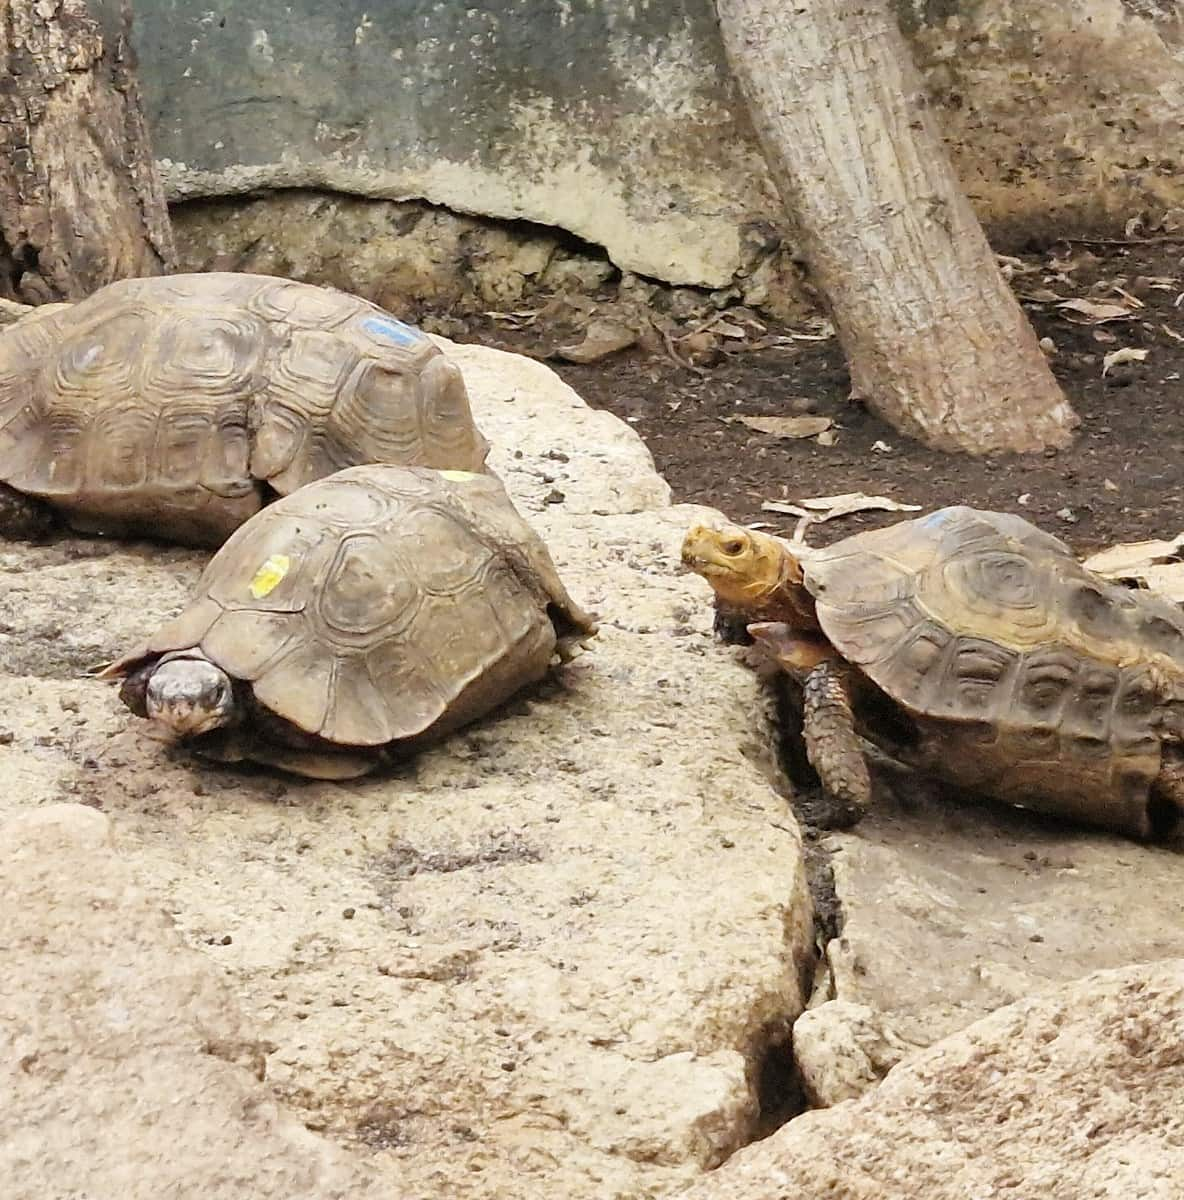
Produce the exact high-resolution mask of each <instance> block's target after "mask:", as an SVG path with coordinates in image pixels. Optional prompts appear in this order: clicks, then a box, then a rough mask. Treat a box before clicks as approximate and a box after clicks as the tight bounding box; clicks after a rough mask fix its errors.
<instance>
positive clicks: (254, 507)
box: [0, 272, 488, 545]
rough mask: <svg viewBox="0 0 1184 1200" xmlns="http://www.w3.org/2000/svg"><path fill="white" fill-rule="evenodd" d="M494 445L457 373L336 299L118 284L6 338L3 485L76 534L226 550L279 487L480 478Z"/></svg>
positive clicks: (271, 285)
mask: <svg viewBox="0 0 1184 1200" xmlns="http://www.w3.org/2000/svg"><path fill="white" fill-rule="evenodd" d="M487 450H488V446H487V443H486V442H485V439H484V438H483V437H482V436H481V434H480V432H479V431H478V430H477V428H476V426H475V424H474V422H473V416H472V412H471V410H470V408H469V401H468V396H467V394H466V392H465V387H464V381H463V379H462V377H461V374H460V371H459V369H458V368H457V367H456V366H455V365H454V364H453V363H450V362H449V361H448V360H447V359H446V358H445V357H444V356H443V354H442V353H441V352H440V350H439V349H438V348H437V347H436V346H434V345H433V344H432V342H430V341H429V340H428V339H427V338H426V337H425V336H424V335H423V334H422V333H420V332H419V331H418V330H416V329H414V328H413V327H412V326H410V325H406V324H404V323H403V322H402V321H398V320H396V319H395V318H394V317H391V316H390V315H389V314H387V313H385V312H383V310H382V309H380V308H378V307H377V306H375V305H373V304H370V303H369V302H367V301H365V300H361V299H359V298H357V297H355V296H349V295H346V294H345V293H343V292H338V291H333V290H330V289H328V288H320V287H313V286H311V285H310V284H304V283H296V282H293V281H291V280H286V279H278V278H272V277H270V276H263V275H245V274H233V273H229V272H217V273H211V274H193V275H173V276H165V277H159V278H151V279H130V280H122V281H120V282H117V283H112V284H109V285H108V286H106V287H104V288H100V289H99V290H98V291H97V292H95V293H94V294H93V295H92V296H90V297H88V298H87V299H86V300H83V301H81V302H80V303H78V304H73V305H67V306H55V311H53V312H51V313H47V314H44V315H42V314H39V313H36V312H35V313H33V314H31V315H30V316H28V317H26V318H23V319H22V320H20V321H18V322H17V323H16V324H15V325H14V326H12V327H11V328H10V329H9V330H8V331H7V332H5V333H4V335H3V336H2V337H0V482H4V483H7V484H8V485H10V486H11V487H13V488H16V489H17V490H18V491H21V492H24V493H26V494H29V495H32V496H36V497H41V498H43V499H44V500H46V501H48V502H49V503H50V504H51V505H52V506H53V507H55V508H57V509H59V510H60V511H62V512H63V514H64V515H65V516H66V518H67V520H68V521H69V522H70V524H72V525H73V526H74V527H75V528H79V529H84V530H90V531H99V532H111V533H147V534H150V535H153V536H161V537H166V538H170V539H173V540H177V541H182V542H187V543H191V544H197V545H218V544H220V543H221V542H222V541H223V540H225V538H226V537H227V536H228V535H229V533H230V532H231V531H232V530H233V529H235V528H237V526H238V525H240V524H241V523H242V522H243V521H244V520H246V518H247V517H249V516H251V515H252V514H253V513H255V512H257V511H258V510H259V509H260V508H261V507H262V505H263V504H264V503H266V501H267V499H268V498H269V496H270V493H269V491H268V489H270V490H271V492H276V493H279V494H280V495H286V494H287V493H289V492H291V491H294V490H295V489H296V488H298V487H300V486H302V485H303V484H305V483H308V482H309V481H310V480H313V479H319V478H322V477H323V476H325V475H329V474H331V473H332V472H334V471H337V470H340V469H342V468H344V467H349V466H353V465H355V464H362V463H369V462H385V463H398V464H407V465H424V466H434V467H451V468H455V469H458V470H465V471H481V470H483V469H484V462H485V456H486V453H487ZM264 485H266V486H264Z"/></svg>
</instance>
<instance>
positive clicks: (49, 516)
mask: <svg viewBox="0 0 1184 1200" xmlns="http://www.w3.org/2000/svg"><path fill="white" fill-rule="evenodd" d="M53 524H54V516H53V509H51V508H50V507H49V505H48V504H46V503H45V502H44V501H42V500H35V499H34V498H33V497H32V496H26V495H25V494H24V493H23V492H18V491H17V490H16V488H11V487H9V486H8V484H6V483H0V537H5V538H11V539H13V540H15V541H30V540H31V539H33V538H38V537H41V536H42V535H43V534H45V533H48V532H49V530H50V529H51V528H52V527H53Z"/></svg>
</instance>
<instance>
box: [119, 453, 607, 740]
mask: <svg viewBox="0 0 1184 1200" xmlns="http://www.w3.org/2000/svg"><path fill="white" fill-rule="evenodd" d="M550 605H554V606H556V607H557V608H558V609H559V610H560V611H561V612H562V613H563V614H564V615H565V616H566V617H567V619H569V620H570V621H571V622H572V624H573V625H575V626H577V627H585V628H590V627H591V621H590V618H588V617H587V615H586V614H584V613H583V612H582V611H581V610H580V609H579V608H578V607H577V606H576V605H575V603H574V602H573V601H572V599H571V597H570V596H569V595H568V594H567V592H566V590H565V589H564V587H563V585H562V583H561V582H560V580H559V578H558V575H557V574H556V572H555V568H554V565H553V563H552V562H551V559H550V556H549V555H548V553H547V551H546V548H545V547H544V545H543V543H542V542H541V540H540V539H539V538H538V536H537V535H536V534H535V533H534V532H533V530H531V528H530V526H529V525H527V524H526V522H525V521H523V520H522V518H521V517H520V516H519V515H518V514H517V512H516V510H515V509H514V507H513V505H512V504H511V502H510V500H509V497H508V496H507V495H506V492H505V489H504V488H503V487H502V485H501V483H500V482H499V481H498V480H496V479H495V478H493V477H492V476H488V475H467V476H466V475H464V474H462V473H459V472H448V473H440V472H436V471H432V470H426V469H422V468H397V467H356V468H352V469H350V470H346V471H343V472H340V473H338V474H336V475H334V476H333V477H332V478H330V479H326V480H321V481H319V482H316V483H313V484H309V485H308V486H306V487H304V488H302V489H300V490H299V491H297V492H295V493H293V494H292V495H291V496H287V497H285V498H283V499H281V500H279V501H277V502H276V503H275V504H273V505H271V506H270V507H268V508H267V509H265V510H264V511H263V512H261V513H259V514H258V515H257V516H256V517H255V518H254V519H253V520H252V521H250V522H249V523H248V524H247V525H245V526H244V527H242V528H241V529H239V530H238V531H237V532H236V533H235V534H234V535H233V536H232V537H231V538H230V539H229V540H228V541H227V543H226V544H225V545H224V546H223V547H222V549H221V550H220V551H219V552H218V554H216V555H215V556H214V558H213V559H212V560H211V561H210V563H209V565H208V566H207V567H206V570H205V572H204V573H203V575H202V577H201V579H200V581H199V582H198V585H197V588H196V591H195V593H194V596H193V599H192V601H191V603H190V605H189V606H188V608H187V609H186V610H185V611H184V612H182V613H181V615H180V616H179V617H177V619H176V620H174V621H172V622H170V623H168V624H166V625H165V626H164V627H163V628H162V629H161V630H159V631H158V632H157V633H156V634H155V635H154V636H153V637H152V638H151V639H150V640H149V641H148V642H147V643H146V644H145V645H144V646H142V647H140V648H139V649H137V650H136V651H134V652H133V653H132V654H130V655H128V656H127V657H126V658H125V659H124V660H122V661H121V664H119V665H118V667H119V669H120V670H125V669H127V668H128V667H129V665H132V664H135V663H136V662H139V661H143V660H145V659H148V658H151V657H153V656H156V655H161V654H166V653H170V652H173V651H180V650H187V649H191V648H194V647H197V648H199V649H200V650H201V652H202V653H203V654H205V655H206V657H208V658H209V659H210V660H211V661H213V662H215V663H217V665H218V666H220V667H221V668H222V669H223V670H225V671H226V672H227V673H228V674H230V675H232V676H233V677H235V678H237V679H241V680H245V681H247V682H249V683H251V685H252V688H253V690H254V694H255V698H256V700H258V701H259V702H260V703H262V704H263V705H265V706H266V707H267V708H269V709H271V710H272V711H273V712H274V713H276V714H277V715H279V716H281V717H283V718H284V719H286V720H288V721H290V722H292V723H293V724H295V725H296V726H298V727H299V728H300V729H302V730H304V731H306V732H308V733H312V734H317V735H319V736H320V737H322V738H325V739H327V740H328V741H331V742H336V743H341V744H348V745H355V746H377V745H381V744H383V743H386V742H390V741H394V740H397V739H402V738H409V737H413V736H415V735H417V734H420V733H421V732H422V731H424V730H425V729H427V728H428V727H429V726H432V725H433V724H434V723H436V722H437V721H439V720H440V718H441V717H442V716H444V715H445V714H446V712H448V710H449V709H450V706H453V705H454V704H456V703H457V702H458V698H460V697H462V696H464V695H466V693H470V692H472V689H474V688H476V689H478V692H479V693H480V694H479V695H477V699H475V700H474V699H472V697H471V696H470V700H469V701H467V702H468V703H472V704H478V705H479V704H480V703H482V702H483V701H482V700H481V697H482V696H483V695H485V691H483V690H482V689H486V688H487V689H488V694H489V695H491V696H494V697H495V701H496V699H501V698H504V695H505V694H508V693H509V692H510V691H513V690H516V688H517V687H518V686H521V685H522V684H524V683H527V682H530V681H531V679H532V678H537V677H539V676H541V675H542V673H543V672H544V671H545V669H546V666H547V664H548V662H549V660H550V657H551V654H552V652H553V650H554V648H555V645H556V631H555V627H554V625H553V623H552V621H551V618H550V616H549V614H548V607H549V606H550ZM486 677H488V678H489V680H490V681H491V682H489V683H488V685H486V683H485V680H486ZM499 690H500V691H499Z"/></svg>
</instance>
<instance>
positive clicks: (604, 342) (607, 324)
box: [555, 320, 637, 363]
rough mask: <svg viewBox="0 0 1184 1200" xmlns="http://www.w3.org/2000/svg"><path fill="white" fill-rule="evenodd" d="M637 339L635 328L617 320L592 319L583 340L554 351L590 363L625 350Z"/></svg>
mask: <svg viewBox="0 0 1184 1200" xmlns="http://www.w3.org/2000/svg"><path fill="white" fill-rule="evenodd" d="M636 341H637V330H635V329H630V328H629V326H628V325H622V324H621V323H620V322H619V321H606V320H595V321H592V322H591V323H590V324H589V325H588V328H587V330H586V331H585V333H584V340H583V341H582V342H580V343H578V344H577V345H575V346H560V347H559V348H558V349H557V350H556V351H555V353H556V354H557V355H558V356H559V357H560V358H565V359H567V361H568V362H573V363H590V362H596V361H597V360H598V359H601V358H607V357H608V356H609V355H610V354H616V353H617V352H618V351H620V350H627V349H628V348H629V347H630V346H632V345H633V344H634V343H635V342H636Z"/></svg>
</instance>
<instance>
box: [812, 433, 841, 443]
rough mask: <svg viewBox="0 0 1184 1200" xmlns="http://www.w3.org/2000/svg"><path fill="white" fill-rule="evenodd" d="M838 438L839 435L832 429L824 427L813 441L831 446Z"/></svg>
mask: <svg viewBox="0 0 1184 1200" xmlns="http://www.w3.org/2000/svg"><path fill="white" fill-rule="evenodd" d="M838 440H839V435H838V434H837V433H836V432H835V431H834V430H833V429H824V430H823V431H822V432H821V433H820V434H819V435H818V437H817V438H815V441H817V443H818V444H819V445H820V446H833V445H834V444H835V442H837V441H838Z"/></svg>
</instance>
